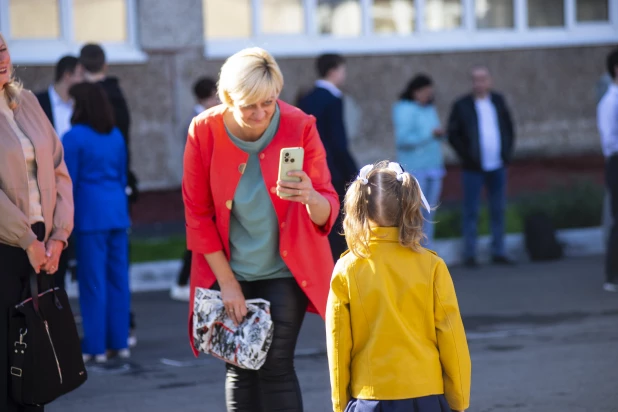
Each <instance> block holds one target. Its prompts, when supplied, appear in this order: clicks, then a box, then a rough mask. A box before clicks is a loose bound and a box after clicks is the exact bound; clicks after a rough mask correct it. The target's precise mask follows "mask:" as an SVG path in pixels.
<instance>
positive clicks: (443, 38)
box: [204, 0, 618, 59]
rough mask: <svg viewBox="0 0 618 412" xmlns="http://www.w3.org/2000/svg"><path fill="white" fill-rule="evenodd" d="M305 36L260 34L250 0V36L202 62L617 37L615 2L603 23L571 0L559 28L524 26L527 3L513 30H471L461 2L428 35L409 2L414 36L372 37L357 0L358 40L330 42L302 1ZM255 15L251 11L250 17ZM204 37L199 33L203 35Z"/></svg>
mask: <svg viewBox="0 0 618 412" xmlns="http://www.w3.org/2000/svg"><path fill="white" fill-rule="evenodd" d="M302 1H303V5H304V10H305V24H306V29H307V30H306V33H305V34H297V35H268V36H267V35H262V34H261V33H260V30H261V27H260V25H261V18H260V11H261V8H260V4H261V0H251V6H252V23H253V30H252V33H253V35H252V37H251V38H247V39H208V38H205V39H204V44H205V47H204V54H205V56H206V57H207V58H215V59H217V58H225V57H227V56H229V55H231V54H233V53H235V52H236V51H238V50H240V49H242V48H244V47H252V46H261V47H265V48H267V49H268V50H269V51H270V52H271V53H273V54H274V55H277V56H281V57H310V56H315V55H316V54H319V53H322V52H326V51H336V52H339V53H344V54H349V55H354V54H356V55H363V54H378V55H379V54H405V53H430V52H458V51H483V50H488V51H489V50H503V49H518V48H530V47H535V48H538V47H570V46H582V45H595V44H599V45H601V44H613V43H615V42H616V39H617V38H618V2H616V1H612V0H609V1H608V7H609V9H608V18H609V19H608V21H607V22H581V23H579V22H577V21H576V18H577V16H576V14H577V10H576V1H577V0H563V1H564V2H565V7H564V13H565V18H564V21H565V25H564V26H563V27H528V1H527V0H514V1H513V7H514V12H513V15H514V27H513V28H486V29H477V27H476V15H475V3H474V0H461V1H462V13H463V15H462V24H461V27H459V28H457V29H450V30H444V31H431V30H428V29H427V28H426V27H425V15H424V9H425V7H424V6H425V3H426V0H414V1H415V7H416V10H417V13H416V21H415V27H416V31H415V32H414V33H413V34H410V35H398V34H383V33H382V34H378V33H372V25H373V19H372V15H371V11H372V4H373V0H359V3H360V6H361V15H362V30H361V33H362V34H361V35H360V36H357V37H350V38H345V37H335V36H330V35H319V34H318V33H317V25H316V21H315V20H316V11H317V0H302ZM256 11H257V12H256ZM204 36H206V35H205V33H204Z"/></svg>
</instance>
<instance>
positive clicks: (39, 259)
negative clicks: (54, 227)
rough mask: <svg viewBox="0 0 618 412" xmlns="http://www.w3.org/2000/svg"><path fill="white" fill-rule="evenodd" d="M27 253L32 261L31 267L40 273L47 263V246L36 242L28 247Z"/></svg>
mask: <svg viewBox="0 0 618 412" xmlns="http://www.w3.org/2000/svg"><path fill="white" fill-rule="evenodd" d="M26 253H27V254H28V260H29V261H30V265H31V266H32V267H33V268H34V271H35V272H36V273H40V272H41V267H42V266H43V265H45V264H46V263H47V255H46V254H45V245H44V244H43V242H39V241H38V240H35V241H34V242H32V244H31V245H30V246H28V248H27V249H26Z"/></svg>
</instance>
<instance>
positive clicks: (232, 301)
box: [219, 279, 247, 326]
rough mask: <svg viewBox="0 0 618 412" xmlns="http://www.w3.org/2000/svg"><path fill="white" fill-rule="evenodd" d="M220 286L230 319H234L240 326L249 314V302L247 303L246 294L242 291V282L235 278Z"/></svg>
mask: <svg viewBox="0 0 618 412" xmlns="http://www.w3.org/2000/svg"><path fill="white" fill-rule="evenodd" d="M219 286H220V288H221V300H223V305H224V306H225V310H226V312H227V314H228V316H229V317H230V319H232V320H233V321H234V324H235V325H236V326H238V325H239V324H240V323H241V322H242V320H243V319H244V317H245V316H247V304H246V303H245V295H243V293H242V289H241V287H240V284H239V283H238V281H237V280H236V279H234V280H230V281H229V282H227V283H224V284H220V285H219Z"/></svg>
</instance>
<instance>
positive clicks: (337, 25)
mask: <svg viewBox="0 0 618 412" xmlns="http://www.w3.org/2000/svg"><path fill="white" fill-rule="evenodd" d="M1 1H7V0H0V2H1ZM19 1H21V0H19ZM24 1H35V0H24ZM40 1H41V0H40ZM82 1H86V0H82ZM110 1H111V0H110ZM202 2H203V4H204V22H205V24H204V26H205V32H204V33H205V51H206V55H207V56H209V57H213V58H225V57H227V56H229V55H230V54H233V53H234V52H236V51H238V50H240V49H241V48H243V47H249V46H261V47H265V48H267V49H268V50H269V51H271V52H272V53H273V54H275V55H277V56H281V55H284V56H298V57H301V56H315V55H316V54H319V53H323V52H340V53H344V54H385V53H388V54H392V53H411V52H439V51H444V52H449V51H458V50H487V49H494V50H495V49H498V50H501V49H510V48H520V47H526V48H530V47H557V46H569V45H578V46H579V45H581V46H584V45H595V44H606V43H613V42H615V39H616V38H618V0H202ZM614 3H616V5H614Z"/></svg>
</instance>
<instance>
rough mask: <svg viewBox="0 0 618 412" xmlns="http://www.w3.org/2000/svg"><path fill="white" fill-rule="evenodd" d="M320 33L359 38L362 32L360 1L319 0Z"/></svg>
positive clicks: (318, 18)
mask: <svg viewBox="0 0 618 412" xmlns="http://www.w3.org/2000/svg"><path fill="white" fill-rule="evenodd" d="M317 6H318V9H317V20H318V33H320V34H331V35H333V36H359V35H360V34H361V31H362V18H361V5H360V2H359V0H318V2H317Z"/></svg>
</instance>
